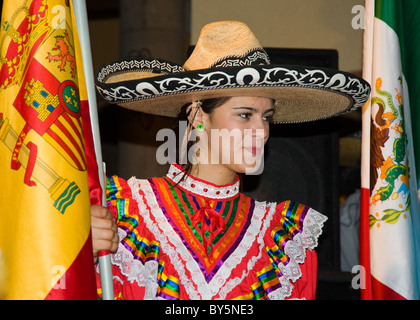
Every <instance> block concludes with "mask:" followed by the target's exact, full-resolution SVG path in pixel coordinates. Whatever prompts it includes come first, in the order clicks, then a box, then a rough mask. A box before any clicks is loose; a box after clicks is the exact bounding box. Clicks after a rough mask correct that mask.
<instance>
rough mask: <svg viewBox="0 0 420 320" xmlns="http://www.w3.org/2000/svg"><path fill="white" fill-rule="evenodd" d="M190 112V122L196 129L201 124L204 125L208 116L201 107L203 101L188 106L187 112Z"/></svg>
mask: <svg viewBox="0 0 420 320" xmlns="http://www.w3.org/2000/svg"><path fill="white" fill-rule="evenodd" d="M188 112H189V115H188V122H189V123H191V126H192V127H193V128H194V129H197V127H198V125H199V124H202V125H204V121H205V118H206V116H205V113H204V111H203V110H202V109H201V102H199V101H195V102H193V103H191V105H190V106H189V107H188V108H187V114H188Z"/></svg>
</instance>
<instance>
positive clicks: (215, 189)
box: [166, 164, 239, 199]
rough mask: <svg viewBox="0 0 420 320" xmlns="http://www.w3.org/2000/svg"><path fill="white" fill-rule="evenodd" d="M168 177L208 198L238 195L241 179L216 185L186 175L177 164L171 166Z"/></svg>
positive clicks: (225, 197)
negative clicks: (223, 184)
mask: <svg viewBox="0 0 420 320" xmlns="http://www.w3.org/2000/svg"><path fill="white" fill-rule="evenodd" d="M166 177H167V178H169V179H171V180H172V181H173V182H175V183H178V182H179V186H180V187H181V188H183V189H185V190H187V191H189V192H192V193H195V194H198V195H200V196H203V197H207V198H212V199H227V198H231V197H233V196H236V195H237V194H238V193H239V179H237V180H236V181H235V182H234V183H232V184H228V185H225V186H216V185H213V184H209V183H205V182H202V181H200V180H197V179H196V178H194V177H193V176H191V175H185V177H184V171H182V170H181V169H180V168H178V167H177V166H176V165H175V164H172V165H171V166H170V168H169V171H168V174H167V175H166ZM181 179H182V180H181Z"/></svg>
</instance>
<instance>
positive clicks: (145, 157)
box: [87, 0, 364, 300]
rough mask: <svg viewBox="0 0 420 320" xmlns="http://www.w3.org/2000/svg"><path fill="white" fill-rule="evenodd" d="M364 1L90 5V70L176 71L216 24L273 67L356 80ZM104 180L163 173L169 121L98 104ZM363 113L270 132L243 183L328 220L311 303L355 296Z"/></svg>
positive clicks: (171, 0) (144, 0)
mask: <svg viewBox="0 0 420 320" xmlns="http://www.w3.org/2000/svg"><path fill="white" fill-rule="evenodd" d="M363 4H364V0H340V1H337V0H300V1H289V0H258V1H255V0H212V1H206V0H119V1H117V0H87V6H88V17H89V29H90V37H91V46H92V56H93V63H94V70H95V71H98V70H99V68H100V67H101V66H102V65H103V64H105V63H109V62H111V61H114V60H117V59H120V58H124V57H146V58H160V59H164V60H168V61H172V62H175V63H178V64H180V65H182V64H183V63H184V61H185V60H186V58H187V55H188V52H190V51H189V50H191V46H193V45H195V42H196V40H197V38H198V35H199V33H200V30H201V28H202V27H203V26H204V25H205V24H207V23H209V22H213V21H217V20H240V21H243V22H245V23H246V24H248V25H249V26H250V28H251V29H252V30H253V32H254V33H255V34H256V36H257V38H258V39H259V40H260V42H261V44H262V46H263V47H265V48H267V51H268V53H269V55H270V58H271V61H272V62H273V63H278V64H303V65H311V66H319V67H331V68H338V69H340V70H343V71H347V72H350V73H353V74H356V75H359V76H361V74H362V53H363V28H362V27H361V25H362V22H363V21H362V19H363V16H361V14H362V13H361V12H360V11H358V8H359V9H360V6H361V5H363ZM97 101H98V112H99V119H100V132H101V140H102V151H103V159H104V161H105V162H106V164H107V173H108V174H112V175H119V176H121V177H122V178H125V179H128V178H130V177H131V176H136V177H137V178H150V177H153V176H162V175H165V174H166V172H167V168H168V166H167V165H159V164H158V162H157V161H156V149H157V147H158V146H159V145H160V144H162V143H163V142H161V141H156V133H157V132H158V131H159V130H160V129H162V128H167V127H172V126H173V120H172V119H168V118H165V117H159V116H153V115H147V114H142V113H138V112H133V111H130V110H125V109H123V108H120V107H116V106H113V105H109V104H107V103H106V102H105V100H103V99H102V98H101V97H100V96H98V97H97ZM360 137H361V111H360V110H359V111H356V112H353V113H351V114H346V115H343V116H340V117H338V118H335V119H330V120H323V121H319V122H317V123H313V124H298V125H282V126H272V128H271V139H270V141H269V143H268V144H267V147H266V156H265V160H266V163H265V166H264V173H263V174H262V175H261V176H258V177H256V176H249V177H245V179H244V185H243V188H244V192H245V193H247V194H249V195H250V196H253V197H255V198H257V199H258V200H263V201H276V202H279V201H282V200H295V201H299V202H302V203H304V204H306V205H309V206H311V207H313V208H314V209H316V210H318V211H320V212H322V213H324V214H326V215H327V216H328V218H329V219H328V221H327V223H326V225H325V231H324V233H323V235H322V236H321V238H320V241H319V248H318V249H317V252H318V256H319V271H318V293H317V298H318V299H320V300H326V299H352V300H357V299H359V298H360V297H359V291H358V290H357V288H352V286H351V283H352V279H353V277H354V276H355V274H352V273H351V269H352V267H353V266H355V265H358V261H359V260H358V250H359V248H358V243H359V242H358V232H359V230H358V218H359V197H360V193H359V188H360V144H361V141H360Z"/></svg>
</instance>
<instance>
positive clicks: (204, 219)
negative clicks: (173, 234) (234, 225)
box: [192, 199, 226, 254]
mask: <svg viewBox="0 0 420 320" xmlns="http://www.w3.org/2000/svg"><path fill="white" fill-rule="evenodd" d="M205 202H206V203H205V205H204V206H203V207H201V208H200V209H199V210H197V211H196V212H195V213H194V215H193V221H192V223H193V226H194V227H197V225H198V223H199V222H201V228H200V229H199V228H197V230H199V232H200V235H201V237H202V239H203V245H204V248H205V250H206V253H207V254H209V252H208V247H209V246H210V248H211V249H210V253H211V251H212V250H213V244H212V242H213V239H214V237H215V236H216V235H217V234H218V233H219V232H220V231H223V230H224V229H225V227H226V223H225V221H224V220H223V217H222V215H221V214H220V212H218V211H216V210H214V209H213V208H212V207H211V201H210V200H209V199H206V200H205ZM206 231H209V237H208V238H207V237H206Z"/></svg>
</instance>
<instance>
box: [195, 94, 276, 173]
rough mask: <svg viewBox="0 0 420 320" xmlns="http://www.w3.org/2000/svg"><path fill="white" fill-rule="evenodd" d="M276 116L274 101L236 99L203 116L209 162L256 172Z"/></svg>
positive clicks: (251, 98) (232, 168) (265, 99)
mask: <svg viewBox="0 0 420 320" xmlns="http://www.w3.org/2000/svg"><path fill="white" fill-rule="evenodd" d="M273 114H274V109H273V100H271V99H269V98H261V97H233V98H231V99H229V100H228V101H227V102H225V103H224V104H223V105H221V106H219V107H217V108H216V109H214V111H213V112H212V113H211V114H205V113H203V119H202V120H203V124H204V130H205V131H206V133H207V139H208V150H210V151H211V152H210V155H209V156H210V158H209V161H210V163H216V162H218V163H219V164H222V165H223V166H225V167H227V168H229V169H231V170H233V171H235V172H239V173H255V172H256V171H257V170H258V169H259V168H260V164H261V161H262V160H263V154H264V145H265V143H266V142H267V139H268V136H269V123H270V122H271V121H272V118H273Z"/></svg>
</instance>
